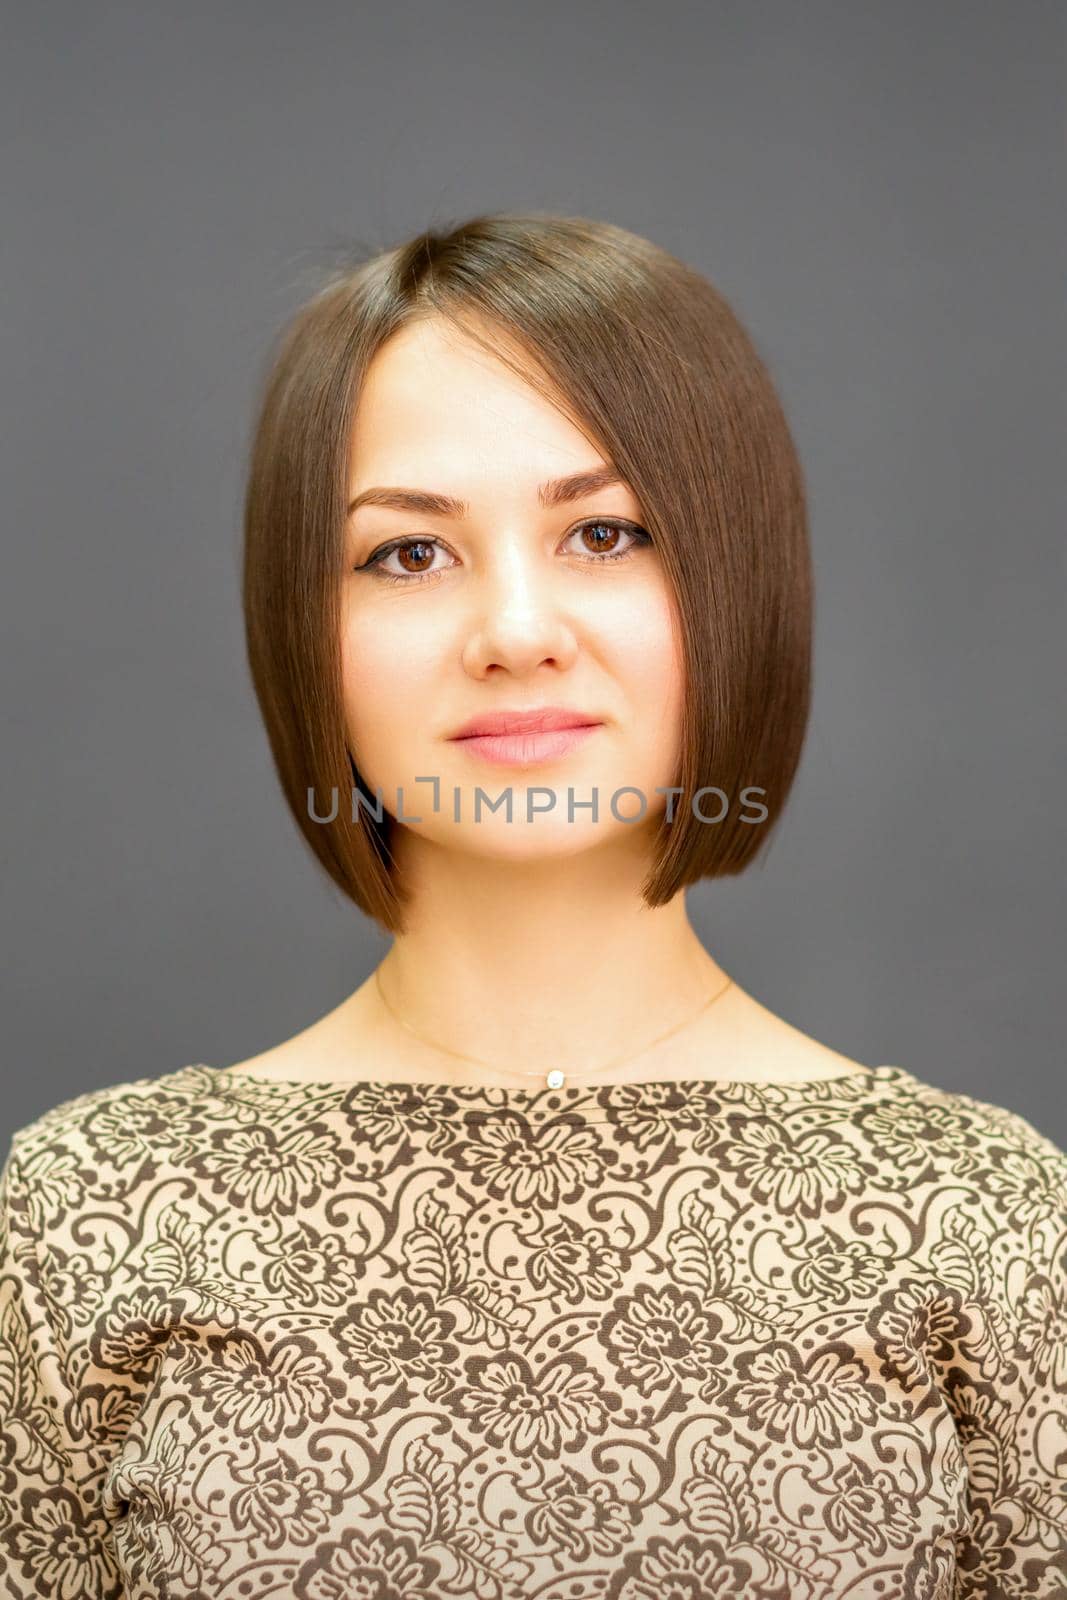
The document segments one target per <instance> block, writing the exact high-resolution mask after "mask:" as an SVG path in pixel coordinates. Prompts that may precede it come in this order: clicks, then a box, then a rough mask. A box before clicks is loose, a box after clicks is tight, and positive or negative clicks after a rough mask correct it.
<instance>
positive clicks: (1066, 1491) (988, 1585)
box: [946, 1115, 1067, 1600]
mask: <svg viewBox="0 0 1067 1600" xmlns="http://www.w3.org/2000/svg"><path fill="white" fill-rule="evenodd" d="M1008 1122H1009V1126H1010V1127H1012V1128H1014V1130H1015V1133H1016V1134H1018V1135H1021V1137H1020V1138H1016V1137H1011V1138H1009V1139H1006V1140H1004V1145H1006V1146H1007V1149H1004V1148H1001V1147H999V1141H998V1148H997V1149H996V1150H994V1151H993V1152H991V1154H992V1160H991V1161H988V1163H987V1164H986V1166H985V1170H984V1172H983V1188H984V1189H985V1190H986V1193H987V1194H988V1195H989V1196H990V1197H991V1198H992V1200H993V1207H994V1212H995V1214H996V1215H997V1216H998V1219H999V1220H998V1229H997V1231H998V1232H999V1233H1000V1234H1001V1237H1002V1238H1003V1237H1009V1238H1010V1240H1011V1250H1010V1254H1009V1256H1008V1257H1006V1258H1005V1261H1004V1271H1003V1276H1002V1279H1001V1281H1000V1282H999V1283H998V1288H997V1293H996V1296H995V1301H994V1306H993V1308H992V1310H991V1312H990V1314H988V1315H987V1316H986V1317H984V1318H983V1317H978V1316H976V1317H975V1319H974V1326H973V1328H972V1330H971V1334H970V1336H969V1337H968V1338H967V1339H966V1341H965V1343H964V1345H963V1346H962V1347H961V1349H960V1350H959V1351H958V1360H957V1361H956V1362H955V1363H953V1364H952V1365H951V1366H950V1368H949V1371H948V1372H947V1374H946V1394H947V1398H948V1402H949V1405H950V1406H951V1408H952V1411H953V1415H954V1417H955V1419H956V1426H957V1432H958V1436H959V1440H960V1445H961V1448H962V1451H963V1457H964V1462H965V1465H966V1470H967V1485H968V1487H967V1510H968V1513H969V1517H970V1525H969V1528H968V1530H967V1532H966V1535H965V1536H964V1537H963V1538H961V1539H960V1540H959V1541H958V1542H957V1551H956V1561H957V1572H956V1588H955V1596H954V1600H1009V1597H1014V1596H1016V1595H1018V1596H1023V1595H1032V1596H1036V1597H1041V1600H1067V1157H1065V1156H1064V1154H1063V1153H1062V1152H1061V1151H1060V1150H1059V1149H1057V1147H1056V1146H1055V1145H1054V1144H1053V1143H1052V1142H1051V1141H1050V1140H1048V1139H1046V1138H1045V1137H1044V1136H1043V1135H1042V1134H1040V1133H1037V1132H1036V1130H1034V1129H1033V1128H1032V1127H1031V1126H1030V1124H1029V1123H1026V1122H1024V1121H1023V1120H1022V1119H1021V1118H1016V1117H1014V1115H1011V1116H1009V1118H1008ZM998 1276H999V1275H998ZM969 1309H971V1310H975V1309H976V1308H969Z"/></svg>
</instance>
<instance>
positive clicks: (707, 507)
mask: <svg viewBox="0 0 1067 1600" xmlns="http://www.w3.org/2000/svg"><path fill="white" fill-rule="evenodd" d="M432 316H440V317H446V318H448V319H450V320H451V322H452V324H453V326H454V327H457V328H458V329H459V330H460V331H461V332H463V333H464V334H466V336H467V337H468V338H470V339H472V340H474V341H476V342H477V343H479V344H480V345H481V347H482V348H485V349H488V350H489V351H490V352H491V353H492V354H493V355H494V356H496V357H497V359H499V360H502V361H504V362H506V363H507V364H508V365H509V366H510V367H511V369H512V370H513V371H515V372H517V373H518V374H519V375H520V376H521V377H522V378H524V379H525V380H526V381H527V382H528V383H530V384H532V385H533V386H535V387H536V388H538V390H539V392H541V393H542V394H543V395H545V396H546V397H547V398H548V399H549V400H550V401H551V402H552V403H553V404H554V405H556V406H558V407H560V408H561V409H562V410H563V412H564V413H565V414H566V415H567V416H568V417H569V418H570V419H571V420H572V421H573V422H574V423H575V424H576V425H577V426H578V427H579V428H580V429H581V430H582V431H583V432H584V433H585V435H586V437H588V438H591V439H593V440H594V441H595V442H596V444H597V445H598V446H599V448H600V449H601V450H602V451H603V452H604V455H605V459H606V460H607V461H608V462H610V463H611V464H612V465H614V466H615V468H616V469H617V470H618V471H619V472H620V474H621V476H622V477H623V478H624V479H625V480H626V482H627V483H628V484H629V486H630V488H631V489H632V490H633V492H634V494H635V495H636V496H637V499H638V501H639V503H640V504H641V506H642V508H643V510H644V513H645V526H646V527H647V530H648V532H649V533H650V534H651V536H652V540H653V543H654V545H655V546H656V547H657V548H658V551H659V555H660V559H661V561H662V563H663V567H664V570H665V573H666V576H667V578H668V580H669V583H670V585H671V587H672V589H673V592H674V595H675V598H676V601H677V606H678V610H679V613H680V616H681V623H682V648H683V660H684V663H685V685H686V688H685V694H684V697H683V698H684V710H683V717H682V737H681V746H682V748H681V759H680V766H679V771H678V774H677V777H676V778H675V780H674V781H675V784H676V785H677V786H679V787H680V788H681V790H682V793H681V796H680V798H676V804H675V809H674V812H673V820H672V821H670V822H668V821H667V820H666V817H667V813H666V812H665V813H664V816H663V817H661V819H660V827H661V832H660V835H659V837H658V839H657V844H656V849H655V852H654V860H653V862H652V866H651V870H650V873H649V875H648V877H647V879H646V881H645V883H644V884H643V886H642V893H643V896H644V898H645V900H646V902H647V904H648V905H649V906H658V905H662V904H664V903H666V902H667V901H669V900H671V899H672V898H673V897H674V895H675V894H676V893H677V892H678V891H679V889H681V888H683V887H684V886H685V885H687V884H690V883H695V882H697V881H698V880H699V879H701V878H714V877H723V876H731V875H736V874H737V873H740V872H742V871H743V870H744V869H745V867H747V866H748V864H749V862H750V861H752V859H753V858H754V857H755V856H756V855H757V854H758V853H759V852H760V851H761V850H762V848H763V847H764V845H765V843H766V841H767V839H768V837H769V834H770V831H771V829H772V828H773V826H774V824H775V822H776V821H777V819H778V817H779V815H780V814H781V811H782V809H783V807H784V805H785V802H786V799H787V797H788V794H789V791H790V789H791V787H792V782H793V777H794V774H795V771H796V768H797V765H798V763H799V760H800V752H801V747H802V745H803V741H804V735H805V730H806V725H807V720H808V712H809V702H810V693H811V632H812V580H811V556H810V550H809V543H808V528H807V512H806V496H805V489H804V482H803V476H802V472H801V468H800V464H799V461H798V458H797V452H796V449H795V446H794V443H793V439H792V436H791V434H790V431H789V427H788V424H787V422H786V419H785V416H784V413H783V409H782V406H781V404H780V402H779V399H778V396H777V394H776V392H775V389H774V386H773V385H772V383H771V380H770V378H769V376H768V373H767V371H766V369H765V367H764V365H763V363H762V361H761V359H760V357H759V356H758V354H757V352H756V350H755V348H754V346H753V344H752V342H751V340H750V338H749V337H748V335H747V334H746V332H745V331H744V329H743V328H742V327H741V325H740V323H739V322H738V320H737V318H736V316H735V315H734V313H733V311H732V310H731V309H730V307H729V305H728V304H727V303H726V301H725V300H724V299H723V297H722V296H721V295H720V294H719V293H718V291H717V290H716V289H714V288H713V287H712V285H711V284H710V283H709V282H708V281H707V280H706V279H705V278H704V277H702V276H701V275H700V274H699V273H698V272H696V271H694V270H693V269H691V268H689V267H687V266H686V265H684V264H683V263H682V262H681V261H679V260H678V259H676V258H675V257H674V256H672V255H670V254H669V253H668V252H666V251H665V250H663V249H661V248H659V247H658V246H656V245H654V244H652V243H650V242H649V241H648V240H646V239H643V238H641V237H640V236H638V235H636V234H633V233H630V232H628V231H626V230H625V229H623V228H619V227H615V226H613V225H611V224H609V223H604V222H595V221H590V220H587V219H585V218H581V217H563V216H555V215H550V214H545V213H540V212H528V213H516V212H505V213H496V214H493V215H482V216H477V217H474V218H471V219H470V220H469V221H467V222H464V223H462V224H460V225H458V226H455V227H451V228H440V229H438V228H433V229H428V230H426V231H425V232H422V233H419V234H418V235H417V236H416V237H415V238H413V239H411V240H410V242H409V243H407V244H404V245H400V246H398V247H396V248H394V249H391V250H388V251H385V252H383V253H381V254H377V255H374V256H373V257H369V258H357V259H356V260H354V261H353V260H351V259H350V260H348V261H347V263H346V265H345V266H344V268H343V270H342V271H340V272H339V273H334V274H333V275H332V276H330V278H329V280H328V281H327V282H326V284H325V286H324V287H322V288H321V289H319V290H318V292H316V293H315V294H314V296H313V297H312V298H311V299H310V300H308V301H307V302H306V303H305V304H304V305H303V306H302V307H300V309H299V310H298V311H297V313H296V314H295V316H294V317H293V318H292V320H291V321H290V323H289V325H288V326H287V328H286V329H285V330H284V331H283V333H282V335H281V336H280V338H279V341H278V347H277V349H276V352H275V354H274V356H273V360H272V364H271V365H270V368H269V371H268V373H267V376H266V381H265V384H264V390H263V395H262V400H261V404H260V410H259V416H258V422H257V424H256V428H255V432H254V436H253V442H252V450H251V459H250V467H249V477H248V483H247V492H246V498H245V512H244V567H243V604H244V615H245V626H246V638H247V649H248V661H249V666H250V669H251V674H252V680H253V685H254V688H255V693H256V697H257V699H258V702H259V706H260V710H261V712H262V715H263V719H264V722H265V724H266V729H267V734H268V737H269V740H270V746H271V752H272V755H273V758H274V763H275V767H276V770H277V773H278V776H279V778H280V781H281V785H282V789H283V791H284V794H285V798H286V801H287V802H288V805H289V807H290V810H291V811H292V814H293V816H294V818H295V820H296V822H297V825H298V827H299V828H300V831H301V832H302V834H303V835H304V838H305V840H306V841H307V843H308V844H309V845H310V847H311V849H312V851H313V852H314V854H315V856H316V857H317V859H318V860H319V862H320V863H321V865H322V866H323V867H324V868H325V869H326V871H327V873H328V874H329V875H330V877H331V878H332V879H333V880H334V882H335V883H336V884H337V885H338V886H339V887H340V888H341V890H342V891H343V893H344V894H345V895H346V896H347V897H348V898H349V899H351V900H353V901H355V903H356V905H358V906H359V907H360V909H361V910H362V911H364V912H366V913H367V914H368V915H369V916H371V917H373V918H374V919H375V920H376V921H377V922H378V923H379V924H380V925H382V926H383V927H384V928H385V929H386V930H388V931H392V932H396V931H402V929H403V916H402V911H403V907H404V906H405V905H406V904H407V897H406V895H405V893H404V890H403V886H402V885H401V884H400V883H399V882H398V881H397V880H398V872H397V870H396V869H395V863H394V861H393V857H392V853H391V851H390V848H389V845H390V837H391V833H390V830H391V828H393V827H395V826H397V825H398V824H397V823H396V822H395V819H394V818H393V817H392V816H390V815H389V813H388V812H387V811H385V810H384V809H383V807H382V803H381V801H382V797H381V796H380V795H379V796H378V797H377V798H375V797H374V796H372V795H370V794H369V793H368V791H367V789H366V787H365V785H364V783H363V781H362V779H361V777H360V774H359V770H358V756H359V752H358V750H357V751H355V752H350V751H349V749H348V746H347V741H346V733H345V715H344V702H343V691H342V679H341V648H340V626H341V604H340V598H341V580H342V564H343V551H342V541H343V536H344V528H345V518H346V515H347V497H348V481H349V476H348V475H349V456H350V444H351V436H352V428H353V421H354V415H355V409H356V405H357V402H358V399H359V395H360V391H361V387H362V384H363V381H364V377H365V374H366V372H367V369H368V367H369V365H370V363H371V361H372V360H373V358H374V356H375V354H376V353H377V352H378V351H379V350H380V349H381V347H382V346H383V344H384V343H385V341H386V340H387V339H388V338H389V337H390V335H391V334H393V333H395V332H396V331H397V330H398V329H400V328H402V327H404V326H405V325H407V324H410V323H412V322H414V321H416V320H419V319H422V318H426V317H432ZM711 785H713V786H716V787H717V788H718V789H721V790H722V791H723V794H724V796H725V797H726V799H727V800H728V801H729V806H728V809H727V810H726V813H725V815H724V817H723V820H721V821H719V822H717V823H711V822H709V821H701V820H699V817H698V816H694V814H693V797H694V796H696V795H697V791H698V790H700V789H701V788H702V787H704V786H711ZM750 787H751V788H755V789H756V790H758V791H760V792H759V793H758V794H757V796H756V797H755V799H750V800H748V801H747V802H746V799H745V797H744V795H743V794H742V791H743V790H744V789H746V788H750ZM335 789H336V791H337V792H338V793H339V795H340V796H342V797H344V798H343V799H342V800H339V801H338V803H337V804H336V806H335V807H333V808H332V809H334V810H335V812H336V815H335V816H333V818H332V819H331V820H329V821H320V820H317V817H318V816H319V815H321V814H322V812H323V811H325V810H329V809H331V807H330V804H329V799H328V798H325V799H324V797H330V796H331V794H332V792H333V791H334V790H335ZM353 791H358V792H359V794H360V795H361V796H363V797H365V798H366V804H364V803H363V802H362V801H361V802H359V803H357V804H356V805H355V806H354V807H352V806H350V805H348V804H347V802H348V800H349V799H350V798H351V797H352V795H353ZM695 804H696V805H697V807H698V808H699V810H700V811H701V812H703V814H704V815H705V816H706V817H707V816H708V815H709V813H710V815H711V816H714V815H715V814H716V808H718V809H720V810H721V809H722V806H723V800H722V798H721V797H717V796H716V797H713V798H712V799H711V800H710V801H709V800H708V799H707V798H706V797H704V798H700V797H698V798H697V799H696V802H695ZM746 804H747V805H748V806H749V807H750V808H751V807H753V806H757V805H762V806H764V807H765V808H766V814H765V816H764V817H763V819H762V820H755V821H754V820H753V818H752V817H751V815H749V817H748V820H744V819H743V818H742V816H740V815H739V811H740V809H741V808H742V807H743V806H745V805H746ZM313 809H314V811H315V813H316V816H314V817H313V816H312V814H311V813H312V810H313ZM353 809H354V810H355V813H356V815H355V818H354V819H353V816H352V811H353ZM372 812H373V813H374V814H372Z"/></svg>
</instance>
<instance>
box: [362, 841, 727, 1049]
mask: <svg viewBox="0 0 1067 1600" xmlns="http://www.w3.org/2000/svg"><path fill="white" fill-rule="evenodd" d="M647 870H648V864H647V859H645V857H644V855H643V854H642V855H641V856H640V857H639V856H638V855H637V854H636V852H634V853H632V854H631V855H630V856H629V857H627V858H626V859H624V860H620V856H619V853H618V852H610V853H609V852H607V851H605V852H602V853H600V854H598V853H597V852H595V851H587V852H583V853H582V854H581V855H579V856H574V857H569V858H568V857H564V858H554V859H551V860H548V861H545V860H543V859H542V860H538V861H536V862H508V861H501V860H500V859H499V858H494V859H491V860H490V859H486V858H478V857H473V858H472V857H471V856H469V855H462V856H461V855H459V854H457V853H455V852H451V851H433V850H431V851H429V852H427V853H423V852H420V853H419V856H418V859H417V861H415V862H414V863H412V864H411V865H410V866H409V868H408V873H407V875H408V879H409V881H411V882H412V883H413V888H414V893H413V897H412V902H411V905H410V907H409V910H408V927H407V928H406V929H405V931H404V932H403V933H402V934H399V935H398V936H397V937H396V938H395V940H394V942H393V945H392V947H391V949H390V950H389V952H388V954H387V955H386V957H385V959H384V960H383V962H382V964H381V968H380V974H381V981H382V987H383V989H384V990H385V993H386V995H387V997H388V1001H389V1005H390V1006H391V1007H392V1008H393V1010H394V1011H395V1012H396V1014H397V1015H398V1016H399V1017H400V1018H402V1019H403V1021H404V1023H406V1024H407V1026H408V1027H409V1028H410V1029H412V1030H414V1032H415V1033H416V1034H418V1035H419V1036H421V1038H422V1039H423V1040H426V1041H430V1042H431V1043H432V1044H434V1045H437V1046H440V1047H442V1048H443V1049H444V1050H447V1051H453V1052H457V1053H459V1054H460V1055H462V1056H470V1057H473V1058H474V1059H475V1060H476V1061H478V1062H481V1063H484V1064H487V1065H494V1066H499V1067H500V1068H502V1069H506V1070H508V1071H511V1072H526V1073H530V1074H534V1073H540V1072H542V1071H544V1070H545V1066H546V1063H550V1064H551V1065H552V1066H555V1067H559V1068H561V1069H562V1070H563V1071H564V1072H566V1071H567V1070H568V1069H570V1070H574V1071H579V1072H580V1071H582V1070H588V1069H590V1068H592V1067H595V1066H598V1065H599V1064H600V1063H602V1062H607V1061H613V1060H615V1059H616V1058H619V1057H626V1056H628V1055H630V1056H634V1055H637V1054H639V1053H640V1052H641V1050H642V1047H643V1046H644V1045H646V1044H651V1042H652V1041H653V1040H654V1039H655V1038H656V1036H657V1035H659V1034H662V1033H663V1032H664V1031H665V1030H666V1029H668V1028H670V1027H671V1026H672V1025H673V1024H674V1023H676V1022H678V1023H681V1022H684V1020H685V1019H686V1018H687V1017H689V1016H690V1015H692V1014H694V1013H697V1012H699V1010H700V1008H701V1007H702V1005H703V1003H704V1002H705V1001H706V1000H707V999H708V997H709V996H710V995H711V994H712V993H713V992H715V991H716V990H717V989H718V988H721V987H722V986H723V985H724V984H725V983H726V981H727V978H728V974H726V973H724V972H723V971H722V969H721V968H720V967H719V966H718V965H717V963H716V962H715V961H713V960H712V958H711V957H710V956H709V955H708V953H707V951H706V950H705V948H704V946H703V945H702V943H701V942H700V939H699V938H698V937H697V934H696V933H695V931H694V930H693V927H692V925H691V923H690V922H689V918H688V913H687V910H686V904H685V896H684V893H680V894H678V895H676V896H675V897H674V899H673V900H672V901H671V902H670V903H669V904H667V905H665V906H659V907H656V908H655V909H651V908H650V907H649V906H648V905H647V904H646V903H645V901H644V899H643V898H642V895H641V884H642V882H643V880H644V876H645V874H646V873H647ZM365 987H366V986H365ZM456 1067H457V1070H460V1071H462V1068H461V1067H460V1066H459V1063H458V1062H457V1063H456ZM470 1072H471V1076H472V1078H476V1077H478V1076H479V1074H478V1069H477V1068H476V1067H474V1066H473V1065H472V1066H471V1068H470Z"/></svg>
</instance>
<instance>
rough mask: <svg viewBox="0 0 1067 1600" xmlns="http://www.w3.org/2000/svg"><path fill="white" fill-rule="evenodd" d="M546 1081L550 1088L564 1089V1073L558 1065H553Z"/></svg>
mask: <svg viewBox="0 0 1067 1600" xmlns="http://www.w3.org/2000/svg"><path fill="white" fill-rule="evenodd" d="M545 1082H546V1083H547V1084H548V1087H549V1088H550V1089H562V1088H563V1074H562V1072H560V1070H559V1068H558V1067H553V1069H552V1071H551V1072H550V1073H549V1074H548V1077H547V1078H546V1079H545Z"/></svg>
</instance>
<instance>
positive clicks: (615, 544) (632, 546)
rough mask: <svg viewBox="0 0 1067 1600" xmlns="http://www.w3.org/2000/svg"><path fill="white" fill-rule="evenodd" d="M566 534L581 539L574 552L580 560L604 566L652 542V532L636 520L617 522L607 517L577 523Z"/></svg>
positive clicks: (571, 537) (570, 537)
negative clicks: (580, 546) (646, 530)
mask: <svg viewBox="0 0 1067 1600" xmlns="http://www.w3.org/2000/svg"><path fill="white" fill-rule="evenodd" d="M567 537H568V539H574V538H578V539H580V540H581V542H582V546H583V548H582V549H580V550H575V552H574V554H575V555H577V556H578V558H579V560H583V561H588V562H589V563H590V564H591V565H594V566H595V565H600V566H605V565H606V564H607V563H608V562H609V561H623V560H625V559H626V557H627V556H631V555H633V554H634V553H635V552H636V551H637V550H638V549H639V548H640V547H641V546H642V545H648V544H651V543H652V536H651V534H649V533H646V532H645V530H644V528H639V527H638V526H637V524H636V523H631V522H616V521H615V520H614V518H610V519H609V518H606V517H593V518H590V520H589V521H588V522H580V523H579V524H578V526H577V527H576V528H572V529H571V531H570V533H569V534H568V535H567ZM620 540H621V548H619V545H620Z"/></svg>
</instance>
